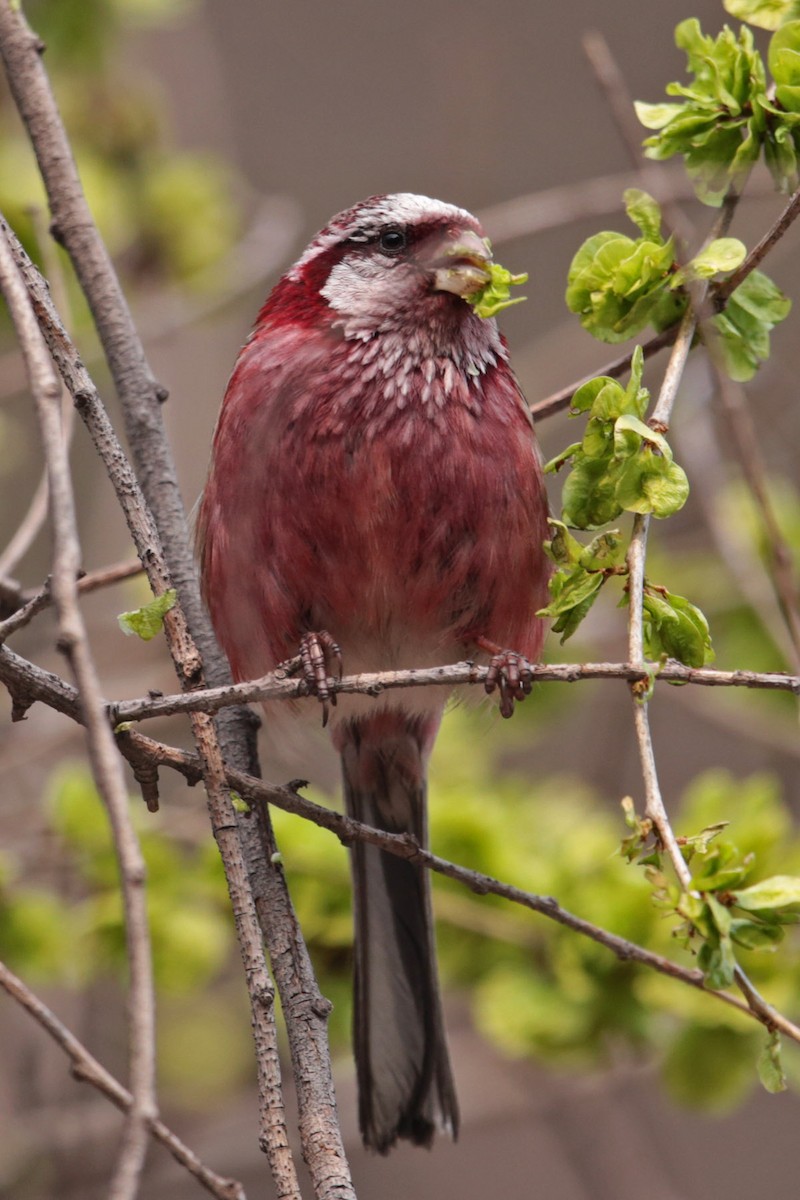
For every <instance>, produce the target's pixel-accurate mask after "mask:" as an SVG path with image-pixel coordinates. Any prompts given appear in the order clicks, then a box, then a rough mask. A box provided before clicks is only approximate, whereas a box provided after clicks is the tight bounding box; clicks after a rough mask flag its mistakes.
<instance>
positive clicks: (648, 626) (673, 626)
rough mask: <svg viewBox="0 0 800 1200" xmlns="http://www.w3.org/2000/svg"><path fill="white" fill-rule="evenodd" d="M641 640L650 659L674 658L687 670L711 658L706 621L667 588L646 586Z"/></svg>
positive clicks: (712, 654)
mask: <svg viewBox="0 0 800 1200" xmlns="http://www.w3.org/2000/svg"><path fill="white" fill-rule="evenodd" d="M643 604H644V639H645V648H646V651H647V654H648V657H650V658H660V657H661V655H662V654H666V656H667V657H668V658H674V659H677V661H678V662H682V663H684V664H685V665H686V666H687V667H702V666H705V664H706V663H708V662H712V661H713V659H714V651H713V649H712V646H711V638H710V635H709V631H708V622H707V621H706V619H705V617H704V616H703V614H702V613H701V612H700V610H699V608H696V607H695V606H694V605H693V604H690V603H689V601H688V600H687V599H685V597H683V596H677V595H675V594H674V593H672V592H668V591H667V590H666V589H661V588H659V589H658V590H654V589H652V588H651V587H650V585H649V584H648V585H646V586H645V593H644V600H643Z"/></svg>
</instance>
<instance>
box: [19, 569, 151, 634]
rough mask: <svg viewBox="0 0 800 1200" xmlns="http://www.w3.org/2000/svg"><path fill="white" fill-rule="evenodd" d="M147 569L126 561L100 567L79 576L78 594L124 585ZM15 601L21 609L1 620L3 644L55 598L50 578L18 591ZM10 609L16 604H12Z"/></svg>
mask: <svg viewBox="0 0 800 1200" xmlns="http://www.w3.org/2000/svg"><path fill="white" fill-rule="evenodd" d="M143 570H144V568H143V567H142V564H141V563H138V562H123V563H114V565H113V566H110V567H100V568H99V569H98V570H97V571H91V572H89V573H87V574H85V575H80V576H79V578H78V594H79V595H81V596H83V595H86V593H87V592H96V591H99V589H100V588H104V587H110V586H111V585H112V584H115V583H122V582H123V581H124V580H126V579H133V578H134V577H135V576H136V575H141V574H142V572H143ZM16 600H17V601H18V603H19V607H18V608H17V609H16V611H14V612H12V614H11V616H9V617H7V618H6V619H5V620H4V621H0V642H4V641H5V640H6V638H7V637H10V635H11V634H12V633H16V631H17V630H18V629H22V628H23V627H24V626H25V625H29V624H30V622H31V621H32V620H33V618H34V617H36V616H38V614H39V613H40V612H42V611H43V609H45V608H49V606H50V605H51V604H52V602H53V597H52V595H51V592H50V580H49V579H48V580H47V581H46V582H45V583H44V585H43V586H42V587H40V588H38V589H37V590H36V591H29V592H23V590H22V588H19V589H18V592H17V597H16ZM9 607H13V604H12V603H10V602H9Z"/></svg>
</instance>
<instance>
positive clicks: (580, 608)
mask: <svg viewBox="0 0 800 1200" xmlns="http://www.w3.org/2000/svg"><path fill="white" fill-rule="evenodd" d="M642 370H643V356H642V351H641V347H639V346H637V347H636V350H635V351H634V353H633V357H632V360H631V375H630V381H629V383H628V386H627V388H623V387H622V385H621V384H620V383H618V382H617V380H615V379H611V378H609V377H608V376H604V375H603V376H599V377H598V378H596V379H592V380H590V381H589V382H588V383H585V384H584V385H583V386H582V387H581V388H579V389H578V391H577V392H576V393H575V395H574V397H573V401H572V416H579V415H581V414H583V413H586V414H588V420H587V422H586V431H585V433H584V436H583V439H582V441H580V442H574V443H573V444H572V445H571V446H568V447H567V448H566V450H564V451H562V453H561V454H559V455H558V456H557V457H556V458H554V459H553V460H552V461H551V462H549V463H548V464H547V466H546V467H545V470H546V471H558V470H560V469H561V467H563V466H564V465H565V464H566V463H570V464H571V466H572V470H571V471H570V473H569V475H568V476H567V479H566V482H565V484H564V488H563V492H562V499H561V502H562V508H563V512H562V516H563V518H564V519H563V521H555V520H551V521H550V526H551V528H552V530H553V536H552V538H551V539H550V541H549V542H545V551H546V553H547V554H548V555H549V557H550V558H551V559H552V561H553V562H554V563H555V564H556V570H555V571H554V572H553V574H552V576H551V577H550V584H549V587H550V603H549V604H548V605H547V607H546V608H543V609H541V610H540V616H546V617H550V618H552V619H553V622H554V624H553V632H554V633H560V634H561V641H562V643H563V642H565V641H566V639H567V638H569V637H571V636H572V634H573V633H574V632H575V630H576V629H577V628H578V626H579V625H580V623H581V621H582V620H583V619H584V617H585V616H586V615H587V613H588V612H589V610H590V608H591V607H592V605H593V604H594V601H595V600H596V599H597V596H598V595H599V593H600V589H601V587H602V586H603V584H604V583H605V582H606V580H607V579H610V578H611V577H612V576H615V575H622V576H625V575H627V567H626V565H625V554H626V546H625V543H624V541H623V540H622V539H621V538H620V536H619V530H616V529H614V530H610V531H608V532H606V533H602V534H599V535H598V536H597V537H595V538H593V540H592V541H591V542H590V543H589V544H588V545H587V546H584V545H582V544H581V543H580V542H579V541H578V540H577V539H576V538H574V537H573V536H572V534H570V533H569V531H568V528H567V526H571V527H572V528H574V529H597V528H598V527H599V526H601V525H605V524H608V523H609V522H610V521H613V520H615V519H616V518H617V517H619V516H620V515H621V514H622V513H623V512H633V513H651V514H652V515H653V516H654V517H668V516H671V515H672V514H673V513H675V512H677V511H678V510H679V509H680V508H682V507H683V504H684V503H685V501H686V497H687V496H688V494H689V484H688V481H687V479H686V475H685V473H684V471H683V469H682V468H681V467H679V466H678V464H677V463H676V462H674V460H673V456H672V450H671V449H670V446H669V443H668V442H667V440H666V438H665V437H663V435H662V434H660V433H658V432H656V431H655V430H653V429H651V428H650V427H649V426H648V425H646V424H645V423H644V422H643V420H642V417H643V416H644V415H645V412H646V411H647V405H648V401H649V398H650V397H649V392H648V391H647V389H646V388H644V387H642ZM644 636H645V648H646V651H647V653H648V655H649V656H650V657H651V658H655V659H659V658H661V657H662V656H665V655H666V656H667V657H668V658H676V659H677V660H678V661H679V662H683V663H686V665H687V666H693V667H698V666H703V664H704V663H707V662H710V661H711V660H712V659H713V657H714V653H713V650H712V648H711V640H710V637H709V632H708V622H707V621H706V619H705V617H704V616H703V614H702V613H701V612H700V610H699V609H698V608H696V607H695V606H694V605H693V604H690V603H689V601H688V600H686V599H684V597H683V596H677V595H675V594H673V593H672V592H669V591H667V589H666V588H663V587H656V586H654V585H651V584H647V585H646V586H645V591H644Z"/></svg>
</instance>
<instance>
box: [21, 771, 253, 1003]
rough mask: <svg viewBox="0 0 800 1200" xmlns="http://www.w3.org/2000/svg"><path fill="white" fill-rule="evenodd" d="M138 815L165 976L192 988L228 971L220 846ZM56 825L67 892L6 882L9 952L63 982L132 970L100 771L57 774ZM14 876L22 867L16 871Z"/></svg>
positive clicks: (169, 982) (50, 818)
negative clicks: (186, 840)
mask: <svg viewBox="0 0 800 1200" xmlns="http://www.w3.org/2000/svg"><path fill="white" fill-rule="evenodd" d="M132 803H133V804H134V808H133V815H134V818H135V819H136V821H137V824H139V825H140V831H139V832H140V838H141V842H142V849H143V852H144V856H145V861H146V864H147V870H148V888H147V898H148V912H149V917H150V924H151V935H152V942H153V958H154V968H155V976H156V982H157V984H158V986H159V987H160V988H162V989H164V990H165V991H168V992H171V993H175V994H181V995H182V994H186V993H188V992H190V991H192V990H193V989H195V988H197V987H202V986H204V985H205V984H207V983H208V982H210V981H211V980H213V979H214V978H216V976H217V975H218V974H219V972H220V971H221V970H222V967H223V966H224V964H225V962H226V961H227V957H228V953H229V950H230V920H229V913H228V903H227V895H226V891H225V883H224V877H223V875H222V869H221V866H220V863H219V856H218V854H217V850H216V846H214V845H213V843H212V844H209V845H205V846H204V847H203V848H201V849H198V850H194V849H190V848H187V847H186V846H184V845H182V844H181V843H180V842H179V841H178V840H177V839H176V838H175V837H174V836H170V835H169V834H168V833H166V832H165V831H163V830H161V829H160V828H159V826H158V820H157V818H155V817H153V816H152V815H148V816H147V817H146V823H145V817H144V814H143V810H142V805H141V801H139V802H138V803H136V802H132ZM46 815H47V824H48V829H49V832H50V834H51V836H53V837H54V838H55V839H56V840H57V843H58V845H59V847H60V849H61V851H62V852H63V857H64V862H65V868H64V872H63V875H64V879H65V880H69V887H68V893H67V896H66V897H64V896H58V895H56V894H54V893H53V892H48V891H45V890H43V889H32V888H29V887H27V886H24V885H19V886H17V885H16V884H15V883H13V882H9V883H6V882H5V881H4V882H3V883H2V885H0V912H2V920H0V956H2V957H4V958H7V959H8V961H9V962H10V963H11V965H12V966H16V968H17V969H19V970H21V971H22V972H23V973H25V974H26V975H28V974H30V975H32V976H33V975H36V976H38V977H39V978H43V979H46V980H60V981H63V982H72V983H75V982H78V981H86V980H89V979H92V978H94V977H96V976H97V975H99V974H104V973H106V972H108V971H110V970H111V971H124V969H125V964H126V959H125V931H124V924H123V915H122V901H121V897H120V892H119V875H118V869H117V861H116V857H115V855H114V851H113V848H112V844H111V839H110V834H109V830H108V820H107V817H106V814H105V811H104V809H103V805H102V803H101V801H100V798H99V797H98V795H97V793H96V791H95V789H94V786H93V784H92V781H91V778H90V776H89V774H88V772H87V771H86V770H84V769H83V768H80V767H65V768H63V769H62V770H60V771H59V772H58V773H57V775H56V776H55V777H54V778H53V780H52V783H51V787H50V794H49V797H48V803H47V814H46ZM11 878H13V876H12V877H11Z"/></svg>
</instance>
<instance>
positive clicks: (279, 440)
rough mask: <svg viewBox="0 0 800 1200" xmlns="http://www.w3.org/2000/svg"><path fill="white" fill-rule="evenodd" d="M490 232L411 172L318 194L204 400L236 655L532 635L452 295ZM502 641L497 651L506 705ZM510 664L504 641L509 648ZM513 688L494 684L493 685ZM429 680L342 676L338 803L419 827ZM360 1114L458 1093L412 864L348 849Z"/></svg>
mask: <svg viewBox="0 0 800 1200" xmlns="http://www.w3.org/2000/svg"><path fill="white" fill-rule="evenodd" d="M489 260H490V253H489V250H488V246H487V244H486V243H485V242H484V240H483V235H482V231H481V229H480V227H479V225H478V223H477V221H476V220H475V218H474V217H472V216H471V215H470V214H469V213H467V212H465V211H464V210H463V209H459V208H455V207H453V206H451V205H446V204H443V203H441V202H439V201H435V200H430V199H428V198H426V197H421V196H414V195H410V194H405V193H403V194H398V195H393V196H378V197H372V198H370V199H369V200H366V201H364V202H363V203H362V204H360V205H358V206H356V207H355V208H352V209H349V210H347V211H346V212H344V213H341V214H340V215H339V216H337V217H335V218H334V219H333V220H332V221H331V222H330V224H329V225H328V226H327V227H326V228H325V229H324V230H322V231H321V233H320V234H318V235H317V237H316V238H315V239H314V241H313V242H312V243H311V244H310V246H309V247H308V249H307V250H306V251H305V253H304V254H303V256H302V257H301V258H300V260H299V261H298V263H297V264H296V265H295V266H294V267H293V268H292V269H291V270H290V271H289V272H288V274H287V275H285V276H284V278H283V279H282V280H281V281H280V282H279V283H278V285H277V286H276V287H275V289H274V290H273V292H272V293H271V295H270V296H269V297H268V299H267V302H266V303H265V305H264V307H263V308H262V310H261V312H260V314H259V316H258V320H257V322H256V326H255V329H254V331H253V333H252V335H251V337H250V339H249V340H248V342H247V343H246V345H245V346H244V348H243V349H242V351H241V353H240V355H239V358H238V361H237V363H236V366H235V368H234V372H233V375H232V376H231V380H230V383H229V385H228V388H227V391H226V394H225V398H224V401H223V405H222V411H221V414H220V418H219V422H218V425H217V429H216V432H215V435H214V448H213V457H212V463H211V469H210V472H209V478H208V484H207V487H206V490H205V493H204V496H203V500H202V504H201V508H200V517H199V530H198V543H199V547H200V556H201V563H202V572H203V586H204V594H205V597H206V601H207V604H208V607H209V611H210V613H211V617H212V620H213V623H214V626H215V629H216V631H217V634H218V636H219V639H220V641H221V643H222V645H223V647H224V649H225V651H226V653H227V655H228V657H229V659H230V663H231V668H232V670H233V673H234V676H235V678H236V679H247V678H253V677H255V676H258V675H261V674H263V673H265V672H267V671H268V670H270V669H272V668H273V667H274V666H276V664H277V663H279V662H280V661H282V660H284V659H286V658H290V657H292V656H293V655H294V654H296V653H297V651H298V646H299V645H300V643H301V640H302V639H303V638H306V637H307V636H308V635H312V634H318V633H320V631H326V632H327V634H328V635H330V638H331V639H335V641H336V642H337V643H338V645H339V646H340V647H341V652H342V659H343V662H344V667H345V670H346V671H347V672H348V673H352V672H356V671H363V670H370V671H378V670H384V669H392V668H403V667H415V666H416V667H420V666H426V665H438V664H442V663H448V662H456V661H459V660H461V659H463V658H464V657H465V656H471V657H476V658H479V657H480V656H481V654H482V653H484V652H485V651H486V650H487V648H488V649H489V651H490V652H493V651H494V650H495V648H496V649H497V650H501V649H503V650H504V649H505V648H506V647H507V648H509V649H510V650H511V651H514V652H516V655H519V656H523V657H524V658H527V659H536V658H537V657H538V655H539V653H540V650H541V644H542V638H543V623H542V622H541V620H540V619H538V618H537V617H536V615H535V613H536V610H537V608H539V607H541V606H542V605H543V604H544V603H546V591H547V577H548V568H547V565H546V559H545V557H544V554H543V551H542V542H543V541H544V539H545V537H546V536H547V520H546V518H547V505H546V500H545V495H544V489H543V485H542V478H541V470H540V467H539V460H538V456H537V450H536V446H535V439H534V435H533V431H532V426H531V421H530V417H529V413H528V409H527V406H526V404H525V401H524V399H523V397H522V395H521V393H520V390H519V387H518V385H517V382H516V379H515V378H514V375H513V372H512V370H511V368H510V366H509V364H508V355H507V351H506V346H505V342H504V340H503V339H502V338H501V336H500V334H499V333H498V330H497V327H496V324H495V322H494V320H491V319H490V320H485V319H482V318H481V317H479V316H477V315H476V314H475V313H474V311H473V309H472V308H471V306H470V305H469V304H468V303H467V302H466V301H465V299H464V295H465V294H467V293H469V292H471V291H474V290H475V289H476V288H477V287H478V286H480V283H481V282H482V281H483V280H485V279H486V278H487V267H488V264H489ZM518 665H519V660H518V659H517V658H516V657H515V655H514V654H512V655H505V656H503V655H501V656H500V657H499V658H497V659H496V661H495V666H496V667H497V668H498V672H499V675H500V680H501V683H502V685H503V686H502V693H503V707H504V709H505V711H506V712H508V711H509V710H510V708H512V707H513V695H517V696H519V695H521V688H520V687H519V686H517V685H516V681H515V678H514V675H515V672H516V670H517V669H518ZM523 668H524V664H523ZM510 697H511V698H510ZM445 702H446V696H445V695H443V694H442V691H441V690H440V689H418V690H415V691H413V692H409V691H390V692H386V693H384V694H383V695H382V696H381V697H380V698H379V699H377V700H375V699H372V698H369V697H345V696H341V697H339V700H338V704H337V705H336V707H335V708H334V709H333V712H332V721H331V727H332V735H333V739H334V744H335V745H336V747H337V749H338V750H339V752H340V753H341V755H342V763H343V773H344V781H345V796H346V800H347V804H348V809H349V811H350V812H351V813H352V815H354V816H356V817H358V819H360V820H364V821H367V822H368V823H370V824H374V825H377V826H378V827H380V828H385V829H392V830H396V831H399V830H408V831H411V832H414V833H415V834H416V835H417V836H418V837H419V838H420V840H422V841H424V840H425V837H426V820H425V807H424V806H425V769H426V764H427V759H428V755H429V753H430V749H431V746H432V744H433V740H434V738H435V734H436V730H437V729H438V725H439V721H440V719H441V715H442V711H443V708H444V704H445ZM353 873H354V891H355V908H356V1005H355V1017H354V1033H355V1044H356V1060H357V1067H358V1074H359V1084H360V1116H361V1126H362V1133H363V1135H364V1138H365V1141H366V1142H367V1144H368V1145H370V1146H372V1147H374V1148H376V1149H378V1150H380V1151H385V1150H387V1149H388V1148H389V1147H390V1146H391V1145H392V1144H393V1143H394V1141H395V1140H396V1139H397V1137H408V1138H410V1139H411V1140H412V1141H415V1142H418V1143H423V1144H428V1143H429V1142H430V1140H431V1137H432V1136H433V1133H434V1131H435V1130H436V1129H443V1130H446V1131H448V1132H450V1133H452V1134H453V1135H455V1132H456V1130H457V1124H458V1113H457V1104H456V1099H455V1091H454V1088H453V1084H452V1079H451V1074H450V1066H449V1060H448V1056H447V1048H446V1044H445V1041H444V1032H443V1021H442V1014H441V1002H440V999H439V994H438V984H437V979H436V968H435V959H434V943H433V932H432V925H431V918H430V897H429V890H428V880H427V875H426V873H425V872H421V871H419V870H418V869H417V868H415V867H412V866H411V865H410V864H408V863H405V862H402V861H401V860H399V859H392V858H391V856H388V855H384V854H381V853H380V852H379V851H377V850H375V849H374V848H370V847H366V846H363V845H362V846H360V847H357V848H356V850H355V851H354V855H353Z"/></svg>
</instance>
